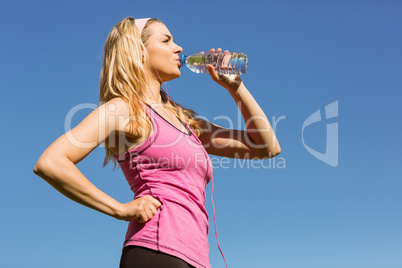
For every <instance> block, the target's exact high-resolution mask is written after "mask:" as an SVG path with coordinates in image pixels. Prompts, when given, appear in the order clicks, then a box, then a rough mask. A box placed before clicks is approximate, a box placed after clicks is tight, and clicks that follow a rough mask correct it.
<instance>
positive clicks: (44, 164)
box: [33, 156, 52, 178]
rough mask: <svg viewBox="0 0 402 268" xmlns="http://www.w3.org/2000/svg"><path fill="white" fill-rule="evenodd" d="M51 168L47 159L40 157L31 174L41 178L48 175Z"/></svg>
mask: <svg viewBox="0 0 402 268" xmlns="http://www.w3.org/2000/svg"><path fill="white" fill-rule="evenodd" d="M51 166H52V163H51V161H50V160H49V159H48V158H46V157H44V156H41V157H40V158H39V160H38V161H37V162H36V164H35V166H34V168H33V173H35V174H36V175H38V176H39V177H42V178H43V177H44V176H45V174H47V173H49V170H50V168H51Z"/></svg>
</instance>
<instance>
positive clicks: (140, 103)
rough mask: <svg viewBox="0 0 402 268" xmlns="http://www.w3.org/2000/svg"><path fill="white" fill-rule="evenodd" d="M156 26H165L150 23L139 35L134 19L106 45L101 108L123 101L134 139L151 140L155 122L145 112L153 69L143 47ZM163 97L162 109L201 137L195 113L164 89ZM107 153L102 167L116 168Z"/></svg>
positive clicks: (118, 27)
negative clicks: (120, 99)
mask: <svg viewBox="0 0 402 268" xmlns="http://www.w3.org/2000/svg"><path fill="white" fill-rule="evenodd" d="M154 22H159V23H162V22H161V21H160V20H158V19H154V18H153V19H150V20H148V21H147V23H146V24H145V26H144V28H143V30H142V32H141V33H140V32H139V30H138V28H137V27H136V26H135V19H134V18H131V17H128V18H125V19H123V20H121V21H120V22H118V23H117V24H116V25H115V26H114V27H113V29H112V30H111V31H110V33H109V35H108V37H107V39H106V42H105V49H104V58H103V65H102V69H101V75H100V92H99V104H100V105H101V104H103V103H105V102H108V101H109V100H111V99H113V98H117V97H119V98H122V99H123V100H124V101H125V102H126V103H127V105H128V107H129V113H130V118H129V122H128V123H127V125H128V126H129V133H130V135H133V136H135V137H149V135H150V133H151V131H152V122H151V120H150V118H149V117H148V116H147V115H146V112H145V111H144V110H143V108H144V107H146V102H145V90H146V88H147V87H148V85H149V76H148V73H147V70H149V67H150V66H149V63H148V62H149V61H147V60H146V59H147V58H148V52H147V50H146V48H145V46H144V44H145V42H146V41H147V40H148V38H149V37H150V36H151V34H152V32H151V31H150V29H148V27H149V25H151V24H152V23H154ZM160 94H161V97H162V103H163V105H164V106H165V107H166V108H168V109H170V110H171V111H172V112H173V114H174V115H175V116H177V117H179V118H180V119H181V120H182V121H183V122H186V123H187V124H188V125H189V126H190V127H191V128H192V129H193V131H194V133H195V134H196V135H197V136H199V135H200V133H201V127H200V121H199V120H197V118H196V113H195V112H194V111H192V110H191V109H188V108H185V107H183V106H182V105H179V104H178V103H175V102H174V101H173V100H172V99H171V98H170V97H169V96H168V95H167V94H166V92H165V91H163V90H162V89H161V90H160ZM105 145H106V144H105ZM105 151H106V157H105V160H104V162H103V166H106V165H107V164H108V163H109V161H110V160H112V161H113V164H114V168H116V165H117V161H116V159H115V157H114V154H113V152H112V151H111V150H110V149H109V148H108V147H107V146H105Z"/></svg>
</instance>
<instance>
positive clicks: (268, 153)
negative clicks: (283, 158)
mask: <svg viewBox="0 0 402 268" xmlns="http://www.w3.org/2000/svg"><path fill="white" fill-rule="evenodd" d="M221 51H222V50H221V49H218V50H217V52H221ZM210 52H211V53H213V52H215V50H214V49H211V50H210ZM207 68H208V72H209V74H210V75H211V78H212V80H214V81H215V82H217V83H218V84H219V85H221V86H223V87H224V88H226V89H227V90H228V92H229V93H230V95H231V96H232V98H233V100H234V101H235V102H236V104H237V106H238V108H239V109H240V111H241V113H242V115H243V118H244V121H245V123H246V129H247V130H246V131H243V130H234V129H227V128H223V127H220V126H218V125H215V124H213V123H211V122H208V121H206V120H201V121H202V133H201V135H200V140H201V142H202V143H203V145H204V147H205V149H206V150H207V152H208V153H210V154H214V155H218V156H224V157H233V158H249V159H264V158H271V157H274V156H276V155H278V154H279V153H280V152H281V148H280V146H279V143H278V140H277V138H276V135H275V133H274V131H273V129H272V127H271V124H270V123H269V120H268V118H267V116H266V115H265V113H264V111H263V110H262V109H261V107H260V106H259V105H258V103H257V101H256V100H255V99H254V97H253V96H252V95H251V93H250V92H249V91H248V89H247V88H246V87H245V86H244V84H243V82H242V81H241V79H240V76H238V75H218V74H217V73H216V71H215V68H214V67H213V66H212V65H208V66H207Z"/></svg>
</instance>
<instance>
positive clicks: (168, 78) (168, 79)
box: [163, 71, 181, 82]
mask: <svg viewBox="0 0 402 268" xmlns="http://www.w3.org/2000/svg"><path fill="white" fill-rule="evenodd" d="M180 76H181V72H180V71H178V72H177V73H174V74H170V75H169V76H167V77H166V79H164V80H163V81H164V82H166V81H170V80H173V79H176V78H179V77H180Z"/></svg>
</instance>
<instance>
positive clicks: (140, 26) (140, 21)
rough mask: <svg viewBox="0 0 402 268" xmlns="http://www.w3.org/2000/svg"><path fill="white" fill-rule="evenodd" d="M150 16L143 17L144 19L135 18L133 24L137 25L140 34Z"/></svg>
mask: <svg viewBox="0 0 402 268" xmlns="http://www.w3.org/2000/svg"><path fill="white" fill-rule="evenodd" d="M149 19H150V18H145V19H135V25H136V26H137V28H138V30H139V31H140V34H141V32H142V29H144V26H145V24H146V23H147V21H148V20H149Z"/></svg>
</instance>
